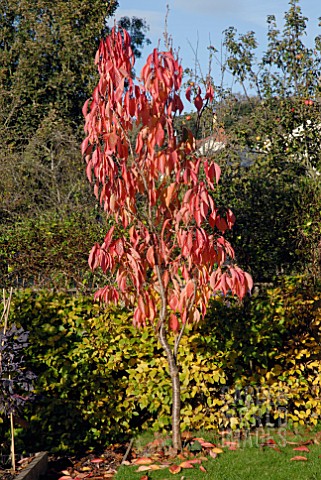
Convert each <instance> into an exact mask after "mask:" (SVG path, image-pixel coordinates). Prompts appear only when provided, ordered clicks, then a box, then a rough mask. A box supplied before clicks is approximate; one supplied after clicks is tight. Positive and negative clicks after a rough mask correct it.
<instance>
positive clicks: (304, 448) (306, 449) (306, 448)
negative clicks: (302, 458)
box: [293, 445, 310, 452]
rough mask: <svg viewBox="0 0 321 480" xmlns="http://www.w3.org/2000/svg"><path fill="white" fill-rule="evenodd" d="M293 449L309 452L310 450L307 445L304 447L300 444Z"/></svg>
mask: <svg viewBox="0 0 321 480" xmlns="http://www.w3.org/2000/svg"><path fill="white" fill-rule="evenodd" d="M293 450H294V451H296V452H309V451H310V450H309V449H308V447H305V446H303V445H301V447H296V448H293Z"/></svg>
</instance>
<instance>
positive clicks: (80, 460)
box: [0, 444, 129, 480]
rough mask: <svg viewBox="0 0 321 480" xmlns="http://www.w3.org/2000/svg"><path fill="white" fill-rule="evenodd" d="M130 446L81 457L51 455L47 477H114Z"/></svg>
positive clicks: (49, 479) (97, 479) (55, 479)
mask: <svg viewBox="0 0 321 480" xmlns="http://www.w3.org/2000/svg"><path fill="white" fill-rule="evenodd" d="M128 446H129V444H116V445H111V446H110V447H108V448H106V449H105V450H104V451H103V452H102V453H101V454H99V455H97V454H93V453H90V454H88V455H84V456H81V457H55V456H49V463H48V471H47V473H46V476H45V479H46V480H58V479H59V478H60V479H61V478H62V479H64V480H71V479H75V478H77V479H80V480H81V479H84V478H88V479H90V480H102V479H104V480H105V479H109V478H113V477H114V475H115V473H116V471H117V469H118V467H119V466H120V464H121V462H122V460H123V458H124V455H125V453H126V451H127V448H128ZM0 478H1V477H0ZM1 480H2V479H1ZM6 480H7V479H6ZM8 480H11V479H8Z"/></svg>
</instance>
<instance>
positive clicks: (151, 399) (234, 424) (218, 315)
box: [12, 278, 321, 450]
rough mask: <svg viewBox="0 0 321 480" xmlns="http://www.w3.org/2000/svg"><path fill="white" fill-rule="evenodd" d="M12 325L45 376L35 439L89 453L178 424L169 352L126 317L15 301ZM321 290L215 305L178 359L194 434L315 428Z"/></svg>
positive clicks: (43, 299) (282, 291)
mask: <svg viewBox="0 0 321 480" xmlns="http://www.w3.org/2000/svg"><path fill="white" fill-rule="evenodd" d="M12 320H15V321H16V322H18V321H20V323H21V325H22V326H23V327H24V328H25V329H28V330H29V331H30V343H31V345H30V347H29V349H28V352H27V355H28V359H29V360H28V361H29V364H30V367H31V369H32V370H33V371H34V372H35V373H37V374H38V382H37V392H36V393H37V395H38V397H37V400H36V402H34V403H33V404H31V405H30V406H29V410H28V412H27V415H28V419H29V421H30V428H29V431H28V435H27V436H26V439H28V441H29V442H30V443H32V444H33V445H39V447H40V446H41V448H48V449H51V450H53V449H54V448H55V449H58V450H63V449H68V450H70V449H71V448H77V449H79V448H81V447H82V446H83V447H84V448H88V446H94V445H95V444H97V443H101V444H104V443H106V442H108V441H110V440H112V439H116V438H119V437H121V436H124V435H131V434H133V432H135V431H136V430H138V429H142V428H154V429H155V430H159V429H163V428H169V426H170V400H171V385H170V377H169V375H168V373H167V364H166V360H165V359H164V356H163V352H162V350H161V348H160V346H159V345H158V344H157V341H156V340H155V338H154V332H153V331H152V330H151V329H149V328H147V329H144V330H137V329H136V328H134V327H133V326H132V323H131V315H130V314H129V313H128V312H126V311H125V310H122V309H119V308H118V309H115V308H114V309H109V310H107V311H103V310H102V309H101V308H100V307H99V306H98V305H97V304H93V302H92V299H91V298H85V297H81V296H70V295H67V294H65V293H53V292H49V291H42V292H37V293H36V292H32V291H30V290H25V291H22V292H17V293H16V294H15V298H14V303H13V310H12ZM320 321H321V295H320V292H319V293H318V290H317V289H315V288H312V287H311V286H310V285H306V284H305V283H304V279H300V278H297V279H294V280H288V281H286V282H284V283H283V284H282V285H280V286H279V287H278V288H275V289H271V290H269V291H267V292H265V293H262V294H261V295H258V296H256V297H253V298H252V299H249V300H247V301H246V302H245V303H244V304H242V305H241V304H239V303H237V302H230V303H229V304H227V302H226V301H223V300H222V299H216V300H215V301H213V303H212V306H211V309H210V311H209V314H208V317H207V319H206V322H204V323H203V324H202V325H199V326H198V327H196V328H192V327H188V328H187V332H186V335H185V336H184V337H183V339H182V343H181V347H180V349H179V362H180V376H181V383H182V426H183V428H184V429H198V428H201V427H202V428H205V429H213V428H233V429H235V428H238V427H242V428H248V427H250V426H253V425H257V424H259V423H260V422H263V423H264V422H268V421H269V422H272V423H274V424H277V423H278V421H280V422H285V421H291V422H293V423H295V424H300V423H301V424H302V423H305V424H307V423H311V424H315V423H316V422H317V421H318V420H319V419H320V415H321V406H320V402H319V392H320V372H321V361H320V359H321V357H320V348H321V347H320Z"/></svg>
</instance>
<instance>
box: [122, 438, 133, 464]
mask: <svg viewBox="0 0 321 480" xmlns="http://www.w3.org/2000/svg"><path fill="white" fill-rule="evenodd" d="M133 443H134V438H132V439H131V441H130V442H129V445H128V447H127V450H126V453H125V455H124V456H123V459H122V461H121V465H123V463H124V462H126V460H127V457H128V455H129V452H130V451H131V449H132V446H133Z"/></svg>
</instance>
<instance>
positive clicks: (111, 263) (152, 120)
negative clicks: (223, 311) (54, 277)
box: [82, 28, 252, 331]
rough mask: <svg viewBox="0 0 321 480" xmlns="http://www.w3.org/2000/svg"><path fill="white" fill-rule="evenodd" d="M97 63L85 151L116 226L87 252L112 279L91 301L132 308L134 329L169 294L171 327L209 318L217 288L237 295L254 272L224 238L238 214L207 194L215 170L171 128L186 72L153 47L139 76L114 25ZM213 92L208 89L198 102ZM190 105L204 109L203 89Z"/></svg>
mask: <svg viewBox="0 0 321 480" xmlns="http://www.w3.org/2000/svg"><path fill="white" fill-rule="evenodd" d="M96 63H97V66H98V71H99V74H100V80H99V83H98V85H97V87H96V88H95V90H94V92H93V97H92V99H90V100H89V101H87V102H86V104H85V105H84V109H83V112H84V116H85V132H86V134H87V136H86V138H85V140H84V141H83V143H82V153H83V155H84V157H85V160H86V163H87V176H88V179H89V181H90V182H92V183H93V185H94V192H95V195H96V196H97V198H98V199H99V201H100V203H101V205H102V206H103V208H104V209H105V211H106V212H107V214H108V216H110V217H111V218H113V224H114V226H113V227H112V228H111V229H110V230H109V231H108V233H107V235H106V237H105V239H104V242H103V243H102V244H101V245H99V244H95V245H94V247H93V248H92V250H91V252H90V256H89V265H90V268H91V269H95V268H97V267H101V268H102V270H103V271H104V272H105V273H109V274H112V276H113V279H114V281H113V282H112V283H110V284H108V285H106V286H105V287H103V288H101V289H99V290H98V291H97V292H96V295H95V297H96V299H99V300H102V301H105V302H114V303H118V301H119V300H122V301H123V302H125V304H126V305H130V306H134V308H135V311H134V323H135V324H136V325H138V326H139V325H145V324H146V322H151V323H153V322H154V321H157V317H158V316H157V312H158V310H159V302H160V292H161V291H162V292H165V295H166V304H167V307H168V321H169V326H170V328H171V329H172V330H174V331H178V329H179V327H180V325H182V324H184V323H186V322H188V321H190V322H194V321H199V320H200V318H201V317H203V316H204V315H205V313H206V307H207V304H208V301H209V298H210V297H211V295H213V292H218V291H222V292H223V293H224V294H227V293H228V292H231V293H232V294H236V295H238V297H240V298H242V297H244V295H245V294H246V293H247V292H248V291H249V290H250V289H251V288H252V279H251V277H250V275H249V274H247V273H245V272H243V271H242V270H241V269H240V268H238V267H237V266H234V265H233V259H234V251H233V248H232V246H231V245H230V243H229V242H228V241H227V240H226V239H225V238H224V236H223V234H224V232H225V231H226V230H227V229H230V228H231V227H232V226H233V223H234V221H235V218H234V215H233V213H232V212H231V211H230V210H228V211H227V213H226V215H225V216H224V217H223V216H221V215H220V213H219V210H218V208H217V206H216V204H215V202H214V200H213V196H212V192H213V191H214V190H215V187H216V185H217V183H218V181H219V178H220V173H221V171H220V167H219V166H218V165H217V164H216V163H215V162H213V161H212V160H209V159H207V158H203V157H202V158H199V157H198V156H196V154H195V139H194V137H193V135H192V133H191V132H189V133H188V134H187V135H185V136H184V138H181V139H180V138H178V136H177V135H176V133H175V130H174V125H173V118H174V115H175V114H176V113H177V112H178V113H181V112H182V111H183V108H184V107H183V103H182V100H181V98H180V95H179V91H180V88H181V84H182V75H183V70H182V67H181V65H180V64H179V62H178V60H177V59H176V58H175V56H174V54H173V53H172V52H171V51H168V52H160V51H158V50H157V49H155V50H154V51H153V53H152V54H151V55H150V56H149V57H148V59H147V61H146V64H145V66H144V68H143V69H142V72H141V77H140V80H139V81H138V82H135V81H134V80H133V77H132V68H133V66H134V55H133V52H132V49H131V46H130V37H129V35H128V33H127V32H126V31H124V30H121V31H117V30H116V29H115V28H114V29H113V30H112V32H111V34H110V35H109V37H107V39H106V40H104V41H102V42H101V44H100V46H99V49H98V52H97V55H96ZM213 94H214V92H213V87H212V86H211V85H208V87H207V92H206V96H205V99H204V100H206V99H211V98H212V97H213ZM186 96H187V98H188V97H189V96H190V93H188V92H187V93H186ZM197 97H199V99H197ZM195 102H196V103H195V104H196V107H197V108H198V109H200V108H201V104H203V99H202V98H201V92H200V90H199V91H198V94H197V96H196V98H195ZM134 130H135V131H136V134H135V137H134V135H133V132H134ZM133 137H134V140H133ZM124 232H125V233H124Z"/></svg>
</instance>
